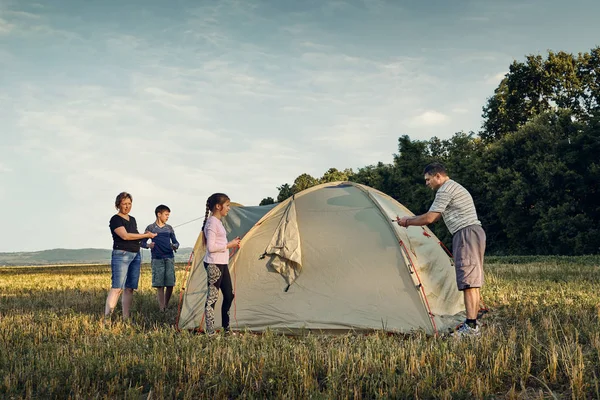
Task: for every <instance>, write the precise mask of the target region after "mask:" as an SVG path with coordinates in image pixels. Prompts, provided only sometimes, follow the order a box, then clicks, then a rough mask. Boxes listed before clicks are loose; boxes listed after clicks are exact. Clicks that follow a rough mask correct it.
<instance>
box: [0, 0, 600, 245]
mask: <svg viewBox="0 0 600 400" xmlns="http://www.w3.org/2000/svg"><path fill="white" fill-rule="evenodd" d="M598 15H600V2H598V1H596V0H593V1H592V0H573V1H570V2H564V1H562V0H561V1H555V0H519V1H513V0H504V1H495V0H493V1H491V0H489V1H488V0H472V1H463V0H454V1H449V0H435V1H427V0H424V1H419V2H417V1H401V0H396V1H385V0H354V1H342V0H333V1H327V0H320V1H313V0H307V1H296V0H294V1H292V0H277V1H276V0H272V1H256V0H224V1H218V0H211V1H203V0H181V1H180V0H171V1H162V0H161V1H158V0H128V1H116V0H105V1H94V2H92V1H81V0H68V1H67V0H53V1H51V2H50V1H48V2H43V3H41V2H40V3H38V2H34V1H28V0H18V1H10V0H0V205H1V206H2V215H3V219H4V227H3V229H2V230H1V231H0V232H2V233H0V252H16V251H37V250H43V249H52V248H70V249H75V248H89V247H93V248H110V247H111V246H112V239H111V236H110V231H109V228H108V221H109V219H110V217H111V216H112V215H114V213H115V212H116V210H115V208H114V199H115V197H116V195H117V194H118V193H119V192H121V191H127V192H129V193H131V194H132V195H133V208H132V211H131V215H133V216H134V217H135V218H136V220H137V222H138V226H139V228H140V229H143V228H144V227H145V226H146V225H147V224H149V223H151V222H153V220H154V208H155V207H156V206H157V205H158V204H161V203H163V204H167V205H168V206H169V207H170V208H171V219H170V220H169V223H170V224H171V225H173V226H174V227H175V231H176V234H177V236H178V238H179V241H180V242H181V245H182V246H183V247H187V246H193V244H194V242H195V240H196V238H197V236H198V232H199V230H200V229H201V224H202V220H201V219H200V220H198V221H194V222H191V223H187V224H185V225H182V226H179V225H181V224H184V223H186V222H188V221H191V220H193V219H195V218H199V217H202V216H203V215H204V210H205V204H206V198H207V197H208V196H209V195H210V194H211V193H214V192H225V193H227V194H228V195H229V197H230V198H231V199H232V201H235V202H239V203H242V204H244V205H257V204H258V203H259V202H260V200H261V199H262V198H264V197H267V196H271V197H274V198H275V197H276V196H277V193H278V191H277V189H276V187H277V186H280V185H281V184H283V183H290V184H292V183H293V181H294V179H295V178H296V177H297V176H298V175H300V174H302V173H308V174H311V175H313V176H315V177H320V176H322V175H323V173H325V172H326V171H327V170H328V169H329V168H332V167H334V168H338V169H340V170H341V169H345V168H353V169H355V170H357V169H358V168H360V167H364V166H367V165H371V164H376V163H377V162H379V161H382V162H385V163H389V162H392V158H393V154H394V153H397V151H398V146H397V142H398V137H399V136H401V135H408V136H410V138H411V139H414V140H427V139H430V138H431V137H433V136H437V137H439V138H442V139H445V138H449V137H451V136H452V135H453V134H454V133H455V132H458V131H465V132H469V131H474V132H477V131H478V130H479V129H480V127H481V124H482V117H481V114H482V107H483V105H484V104H485V102H486V99H487V98H488V97H490V96H491V95H493V93H494V89H495V88H496V87H497V85H498V84H499V82H500V80H501V79H502V77H503V76H504V74H505V73H506V72H507V71H508V67H509V65H510V63H511V62H512V61H513V60H523V59H524V57H525V56H526V55H528V54H542V55H545V54H546V52H547V51H548V50H554V51H560V50H564V51H567V52H572V53H578V52H586V51H589V50H590V49H592V48H594V47H596V46H598V45H600V24H598V23H597V16H598Z"/></svg>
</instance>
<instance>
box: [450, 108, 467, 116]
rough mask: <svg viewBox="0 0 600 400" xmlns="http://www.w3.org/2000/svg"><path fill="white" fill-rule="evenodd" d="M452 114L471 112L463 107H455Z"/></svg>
mask: <svg viewBox="0 0 600 400" xmlns="http://www.w3.org/2000/svg"><path fill="white" fill-rule="evenodd" d="M452 112H453V113H456V114H466V113H468V112H469V110H468V109H466V108H462V107H455V108H453V109H452Z"/></svg>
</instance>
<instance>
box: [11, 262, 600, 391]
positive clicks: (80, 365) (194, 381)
mask: <svg viewBox="0 0 600 400" xmlns="http://www.w3.org/2000/svg"><path fill="white" fill-rule="evenodd" d="M142 269H143V274H142V279H141V281H140V291H139V292H138V293H136V296H135V299H134V305H133V310H134V312H133V317H134V322H132V323H129V324H123V323H121V322H117V323H113V324H112V325H110V326H104V325H103V324H102V323H101V315H102V311H103V307H104V301H105V296H106V292H107V288H108V285H109V283H110V268H109V267H107V266H59V267H6V268H0V346H1V348H0V398H3V399H12V398H14V399H20V398H44V399H46V398H74V399H90V398H92V399H93V398H98V399H101V398H126V399H164V398H178V399H179V398H181V399H195V398H211V399H213V398H315V399H321V398H322V399H330V398H382V399H383V398H442V399H444V398H447V399H450V398H453V399H454V398H465V399H466V398H510V399H512V398H514V399H518V398H522V399H532V398H536V399H537V398H539V399H542V398H548V399H551V398H575V399H580V398H600V382H599V379H600V323H599V321H600V308H599V305H600V257H596V256H594V257H592V256H590V257H576V258H566V257H545V258H535V257H505V258H501V257H499V258H494V257H490V258H488V264H487V265H486V272H487V276H486V278H487V286H486V287H485V290H484V296H485V300H486V303H487V305H488V306H489V307H490V308H491V310H492V311H491V313H489V314H488V315H487V316H486V318H485V319H484V324H485V326H484V334H483V336H482V337H481V338H480V339H476V340H471V339H469V340H457V339H454V338H439V337H437V338H436V337H427V336H425V335H421V334H415V335H411V336H407V337H399V336H388V335H386V334H383V333H378V334H372V335H350V334H347V335H342V336H318V335H306V336H301V337H285V336H280V335H276V334H273V333H269V332H268V333H266V334H264V335H254V334H250V333H246V334H243V335H240V336H237V337H224V336H217V337H212V338H207V337H204V336H199V335H191V334H188V333H178V332H177V331H176V330H175V329H174V327H173V324H174V321H175V316H176V304H177V300H178V290H177V291H176V294H177V298H174V299H173V300H174V301H172V303H171V309H170V310H168V312H167V313H166V314H162V313H159V311H158V306H157V303H156V300H155V292H154V290H152V288H151V287H150V271H149V266H148V265H144V266H143V268H142ZM182 276H183V267H178V278H179V283H178V284H180V283H181V280H182V279H181V278H182ZM119 308H120V306H119Z"/></svg>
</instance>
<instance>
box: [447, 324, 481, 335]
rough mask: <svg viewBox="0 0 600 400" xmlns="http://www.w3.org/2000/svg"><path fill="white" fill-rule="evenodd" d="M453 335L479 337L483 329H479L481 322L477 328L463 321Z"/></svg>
mask: <svg viewBox="0 0 600 400" xmlns="http://www.w3.org/2000/svg"><path fill="white" fill-rule="evenodd" d="M452 336H453V337H478V336H481V330H480V329H479V324H477V325H475V328H471V327H470V326H469V325H467V323H466V322H463V323H462V325H460V326H459V327H458V329H457V330H456V331H454V333H452Z"/></svg>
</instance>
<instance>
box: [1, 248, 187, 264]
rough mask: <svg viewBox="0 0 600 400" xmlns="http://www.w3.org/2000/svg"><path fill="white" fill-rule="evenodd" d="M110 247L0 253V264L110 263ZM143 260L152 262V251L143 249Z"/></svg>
mask: <svg viewBox="0 0 600 400" xmlns="http://www.w3.org/2000/svg"><path fill="white" fill-rule="evenodd" d="M111 252H112V250H109V249H51V250H42V251H31V252H17V253H0V266H7V265H48V264H110V255H111ZM191 252H192V248H191V247H184V248H181V249H179V250H178V251H177V253H175V262H187V261H188V259H189V257H190V253H191ZM142 262H144V263H149V262H150V251H149V250H145V249H142Z"/></svg>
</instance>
